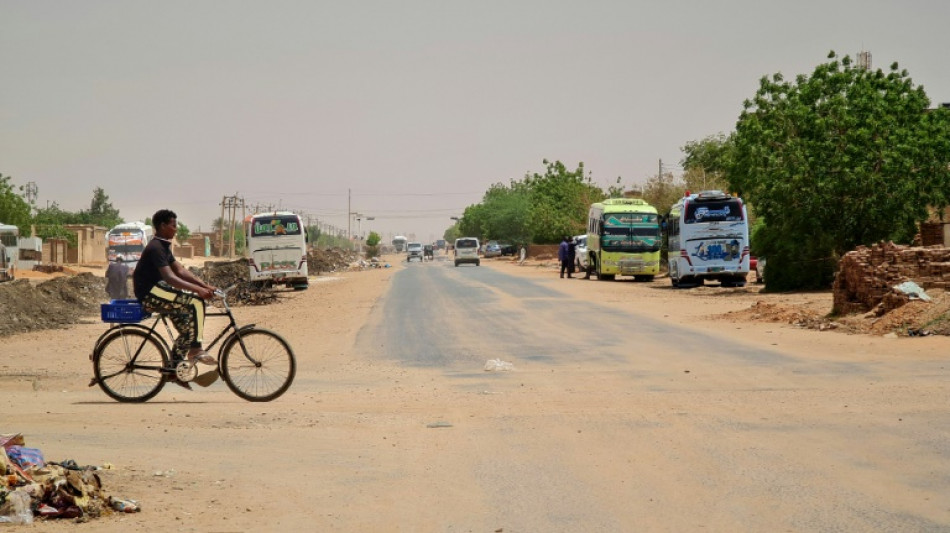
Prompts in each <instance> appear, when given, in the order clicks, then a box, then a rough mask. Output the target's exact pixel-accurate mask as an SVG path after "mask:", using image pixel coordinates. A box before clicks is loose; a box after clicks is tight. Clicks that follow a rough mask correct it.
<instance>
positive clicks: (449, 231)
mask: <svg viewBox="0 0 950 533" xmlns="http://www.w3.org/2000/svg"><path fill="white" fill-rule="evenodd" d="M461 236H462V232H461V231H460V230H459V224H458V222H456V223H455V224H452V225H451V226H449V227H448V228H446V229H445V232H443V233H442V238H443V239H445V242H446V243H448V244H453V243H455V239H458V238H459V237H461Z"/></svg>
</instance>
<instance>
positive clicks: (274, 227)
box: [251, 215, 303, 237]
mask: <svg viewBox="0 0 950 533" xmlns="http://www.w3.org/2000/svg"><path fill="white" fill-rule="evenodd" d="M302 229H303V228H301V227H300V219H299V218H297V217H296V216H290V215H287V216H280V215H278V216H273V217H266V218H257V219H254V227H253V228H251V237H267V236H270V235H300V232H301V231H302Z"/></svg>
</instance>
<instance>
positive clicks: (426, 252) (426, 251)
mask: <svg viewBox="0 0 950 533" xmlns="http://www.w3.org/2000/svg"><path fill="white" fill-rule="evenodd" d="M422 256H423V257H424V258H425V259H427V260H429V261H432V260H433V259H435V246H434V245H432V244H427V245H425V246H423V247H422Z"/></svg>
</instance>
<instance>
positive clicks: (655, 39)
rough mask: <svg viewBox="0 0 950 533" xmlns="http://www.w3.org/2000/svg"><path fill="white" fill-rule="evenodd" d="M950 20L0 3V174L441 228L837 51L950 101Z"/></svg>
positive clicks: (470, 5)
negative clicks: (552, 165) (488, 199)
mask: <svg viewBox="0 0 950 533" xmlns="http://www.w3.org/2000/svg"><path fill="white" fill-rule="evenodd" d="M948 21H950V2H948V1H946V0H933V1H901V2H897V1H893V2H890V1H880V0H855V1H850V0H849V1H834V0H822V1H810V0H809V1H783V2H766V1H716V2H712V1H668V2H656V1H654V2H638V1H633V0H624V1H597V0H585V1H578V2H564V1H519V0H505V1H485V0H478V1H469V2H456V1H446V0H443V1H436V0H432V1H419V0H398V1H374V2H365V1H358V0H354V1H336V2H320V1H279V0H278V1H274V0H268V1H223V0H221V1H200V0H188V1H169V0H163V1H154V0H148V1H131V0H122V1H90V0H83V1H71V0H62V1H42V0H22V1H11V0H0V80H2V82H0V173H2V174H3V175H5V176H12V177H13V182H14V184H16V185H23V184H25V183H27V182H34V183H36V185H37V187H38V189H39V195H38V202H37V203H38V205H40V206H45V205H47V203H52V202H57V203H58V204H59V205H60V206H61V207H62V208H64V209H68V210H78V209H81V208H86V207H88V205H89V201H90V200H91V198H92V191H93V189H94V188H95V187H102V188H104V189H105V191H106V193H107V194H108V195H109V197H110V198H111V200H112V202H113V204H114V205H115V206H116V207H117V208H119V209H120V211H121V213H122V215H124V216H125V217H126V218H127V219H130V220H131V219H143V218H145V217H146V216H150V215H151V214H152V213H154V212H155V211H156V210H157V209H160V208H170V209H173V210H175V211H177V213H178V215H179V219H180V220H181V221H182V222H185V223H186V224H187V225H188V226H189V227H190V228H191V229H192V230H197V229H199V227H200V228H202V229H205V230H207V229H209V227H210V224H211V221H212V220H213V219H214V218H215V217H217V216H220V212H221V208H220V203H221V199H222V197H223V196H226V195H235V194H237V195H238V196H240V197H242V198H244V200H245V202H246V203H247V205H248V206H256V205H270V206H274V207H281V208H288V209H294V210H303V211H305V212H306V213H307V214H309V215H310V216H312V217H313V218H314V219H319V220H320V221H322V222H324V223H329V224H332V225H334V226H336V227H338V228H343V229H344V230H345V229H346V228H347V212H348V210H350V209H351V210H352V211H354V212H360V213H363V214H365V215H366V216H371V217H375V220H372V221H366V220H364V221H363V222H362V223H361V226H362V229H363V233H367V232H368V231H369V230H375V231H377V232H379V233H381V234H382V235H383V236H384V237H387V238H388V237H389V235H391V234H392V233H403V234H413V233H414V234H415V235H416V238H418V239H420V240H429V239H432V238H440V237H441V235H442V232H443V231H444V230H445V228H446V227H448V226H449V225H451V223H452V221H451V220H449V217H451V216H458V215H460V214H462V212H463V210H464V209H465V207H466V206H468V205H470V204H473V203H477V202H478V201H480V199H481V197H482V194H483V193H484V192H485V191H486V190H487V189H488V187H489V186H490V185H491V184H493V183H498V182H502V183H508V181H509V180H510V179H521V178H522V177H523V176H524V175H525V173H528V172H543V169H544V166H543V164H542V160H543V159H545V158H547V159H550V160H556V159H559V160H561V161H563V162H564V163H565V164H566V165H567V166H568V168H571V169H573V168H575V167H576V165H577V163H578V162H580V161H583V162H584V165H585V167H586V169H587V171H588V172H589V173H590V175H591V176H592V178H593V180H594V181H595V182H596V183H598V184H600V185H601V186H604V187H605V186H607V185H608V184H612V183H614V182H615V180H616V179H617V177H618V176H620V177H621V178H622V183H623V184H624V185H626V186H630V185H632V184H634V183H642V182H644V181H645V179H646V178H647V177H649V176H651V175H655V174H656V172H657V170H658V165H659V160H660V159H662V160H663V162H664V165H665V166H667V168H672V169H676V168H677V167H676V165H678V163H679V160H680V159H681V157H682V153H681V151H680V147H681V146H683V145H684V144H685V143H686V142H688V141H691V140H697V139H701V138H703V137H705V136H707V135H712V134H716V133H719V132H729V131H732V130H733V129H734V127H735V122H736V118H737V117H738V114H739V112H740V110H741V105H742V101H743V100H744V99H746V98H749V97H751V96H752V95H754V94H755V91H756V89H757V86H758V80H759V78H760V77H761V76H763V75H771V74H773V73H775V72H782V73H783V74H785V75H786V76H794V75H796V74H802V73H805V74H807V73H810V72H811V71H812V70H813V69H814V67H815V66H816V65H818V64H819V63H822V62H824V61H825V60H826V56H827V54H828V51H829V50H835V51H837V52H838V53H839V54H840V55H845V54H849V55H852V56H854V55H855V54H856V53H857V52H859V51H860V50H868V51H870V52H871V53H872V54H873V65H874V67H880V68H884V69H886V68H887V67H888V66H889V65H890V64H891V63H892V62H894V61H898V62H899V63H900V64H901V66H902V67H903V68H906V69H908V71H909V72H910V75H911V77H912V78H913V80H914V82H915V83H917V84H919V85H923V86H924V87H925V89H926V91H927V94H928V95H929V96H930V98H931V100H932V101H933V102H934V103H935V104H936V103H938V102H950V31H948V30H947V24H948ZM350 191H351V198H352V199H351V204H350V206H351V207H348V194H350ZM356 226H357V224H356V222H355V221H354V222H353V226H352V227H353V232H354V233H355V232H356Z"/></svg>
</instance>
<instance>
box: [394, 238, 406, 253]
mask: <svg viewBox="0 0 950 533" xmlns="http://www.w3.org/2000/svg"><path fill="white" fill-rule="evenodd" d="M406 242H408V241H407V240H406V238H405V237H403V236H402V235H396V236H395V237H394V238H393V248H395V249H396V253H397V254H401V253H403V252H405V251H406Z"/></svg>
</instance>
